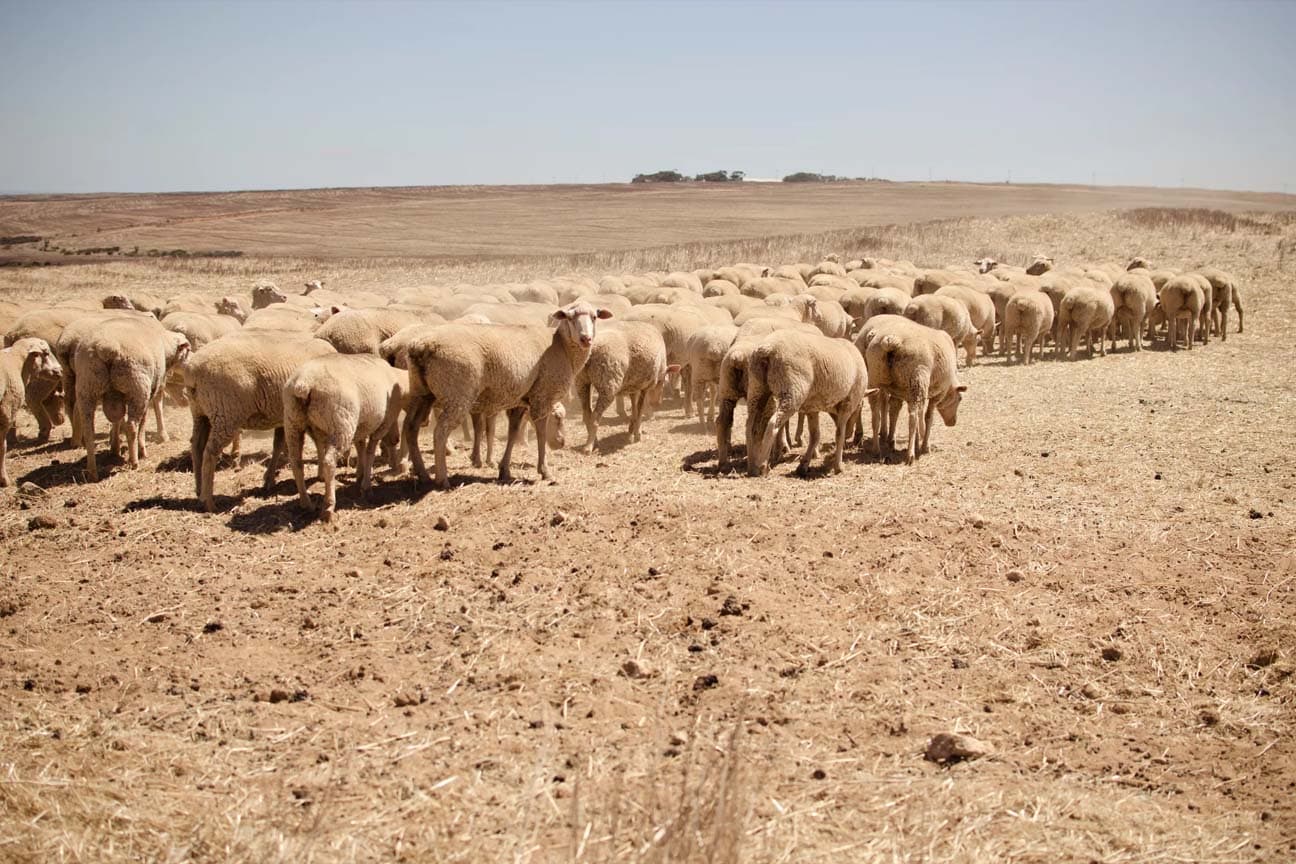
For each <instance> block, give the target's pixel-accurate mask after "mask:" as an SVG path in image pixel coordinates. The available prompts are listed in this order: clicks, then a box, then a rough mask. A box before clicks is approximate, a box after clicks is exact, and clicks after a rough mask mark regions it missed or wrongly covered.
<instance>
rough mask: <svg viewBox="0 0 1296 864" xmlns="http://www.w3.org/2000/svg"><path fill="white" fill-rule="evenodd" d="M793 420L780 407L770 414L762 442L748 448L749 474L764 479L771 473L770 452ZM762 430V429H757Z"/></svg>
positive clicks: (762, 433)
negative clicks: (783, 430)
mask: <svg viewBox="0 0 1296 864" xmlns="http://www.w3.org/2000/svg"><path fill="white" fill-rule="evenodd" d="M790 419H791V418H790V417H789V416H788V414H787V412H785V411H784V410H783V406H781V405H780V406H779V407H778V408H776V409H774V411H773V412H772V413H771V414H769V419H768V420H766V421H765V425H764V428H763V430H762V431H761V433H760V440H759V441H754V442H752V443H751V444H749V445H748V447H747V473H748V474H750V475H751V476H752V477H763V476H765V475H766V474H768V473H769V460H770V451H771V450H772V449H773V447H774V440H775V439H776V438H777V437H778V434H779V431H780V430H781V429H782V428H783V427H784V426H785V425H786V424H787V422H788V420H790ZM757 428H758V429H760V428H761V427H759V426H758V427H757Z"/></svg>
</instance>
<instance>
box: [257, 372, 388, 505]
mask: <svg viewBox="0 0 1296 864" xmlns="http://www.w3.org/2000/svg"><path fill="white" fill-rule="evenodd" d="M408 387H409V375H406V374H402V373H401V372H400V371H398V370H396V369H393V368H392V367H390V366H388V365H387V364H386V363H384V362H383V361H382V360H380V359H379V358H378V357H374V356H371V355H369V354H324V355H322V356H319V357H316V358H314V359H312V360H307V361H306V362H305V363H303V364H302V365H301V366H300V367H299V368H298V369H297V371H296V372H294V373H293V374H292V376H291V377H290V378H289V379H288V380H287V382H285V383H284V387H283V429H284V444H285V446H286V448H287V451H288V464H289V466H290V467H291V468H292V473H293V480H294V481H296V483H297V494H298V497H299V498H300V499H301V503H302V505H303V506H304V507H306V508H307V509H310V508H311V507H312V502H311V498H310V495H308V494H307V493H306V478H305V471H304V466H303V462H302V445H303V444H304V443H305V440H306V436H307V435H308V434H309V435H310V436H311V440H313V441H314V442H315V452H316V453H317V454H318V458H319V470H320V479H321V480H323V483H324V500H323V502H322V504H321V507H320V518H321V519H322V520H323V521H325V522H329V521H331V520H332V518H333V513H334V508H335V506H336V502H337V495H336V488H335V483H334V473H335V472H336V470H337V463H338V457H339V456H341V457H342V458H343V459H345V458H346V456H347V454H348V453H349V452H350V450H351V446H352V445H353V444H354V445H355V447H356V450H357V452H358V453H359V455H360V459H359V478H358V479H359V482H360V494H361V496H364V495H365V494H367V493H368V492H369V488H370V485H371V482H372V477H373V460H374V453H375V451H376V450H377V449H378V444H379V442H382V443H385V444H386V445H387V446H388V447H389V448H390V453H391V468H392V470H393V471H396V470H399V469H400V465H401V451H400V447H399V436H400V423H399V420H400V411H401V408H402V406H403V405H404V402H405V391H406V390H407V388H408Z"/></svg>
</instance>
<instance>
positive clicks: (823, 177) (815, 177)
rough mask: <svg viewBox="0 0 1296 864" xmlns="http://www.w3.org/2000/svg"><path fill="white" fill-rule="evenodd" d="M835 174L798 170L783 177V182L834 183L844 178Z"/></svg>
mask: <svg viewBox="0 0 1296 864" xmlns="http://www.w3.org/2000/svg"><path fill="white" fill-rule="evenodd" d="M845 179H846V178H845V177H838V176H837V175H836V174H816V173H814V172H813V171H798V172H796V173H795V174H789V175H787V176H786V177H784V178H783V182H784V183H836V182H837V181H839V180H845Z"/></svg>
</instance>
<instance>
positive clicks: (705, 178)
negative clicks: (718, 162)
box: [693, 171, 729, 183]
mask: <svg viewBox="0 0 1296 864" xmlns="http://www.w3.org/2000/svg"><path fill="white" fill-rule="evenodd" d="M693 179H694V180H696V181H698V182H699V183H728V182H729V175H728V174H726V173H725V172H724V171H711V172H709V173H707V174H699V175H697V176H696V177H694V178H693Z"/></svg>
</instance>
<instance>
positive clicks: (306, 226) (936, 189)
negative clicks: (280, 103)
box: [0, 183, 1296, 260]
mask: <svg viewBox="0 0 1296 864" xmlns="http://www.w3.org/2000/svg"><path fill="white" fill-rule="evenodd" d="M1144 206H1166V207H1210V208H1217V209H1223V210H1228V211H1237V210H1253V209H1288V210H1290V209H1296V196H1291V195H1278V194H1261V193H1243V192H1215V191H1208V190H1202V189H1144V188H1136V187H1092V186H1030V185H1018V186H1008V185H984V184H966V183H841V184H827V185H824V184H811V185H807V184H781V183H773V184H759V183H745V184H733V185H732V186H728V185H722V184H713V185H698V184H687V185H683V186H674V185H669V184H654V185H649V186H631V185H629V184H626V185H620V186H616V185H608V186H550V187H452V188H409V189H316V190H304V191H288V192H236V193H228V194H202V195H184V194H179V195H77V196H53V197H51V196H26V197H23V196H20V197H9V198H0V237H6V236H16V235H38V236H41V237H45V238H48V239H49V241H50V243H51V245H52V246H53V247H55V248H67V249H88V248H96V247H107V246H120V247H121V248H122V249H123V250H126V251H130V250H133V249H134V248H135V247H138V248H139V249H140V250H141V251H142V252H147V251H148V250H150V249H159V250H171V249H183V250H186V251H189V252H198V251H210V250H238V251H241V252H244V253H246V254H249V255H274V256H285V255H291V256H304V257H315V258H319V257H325V258H339V257H355V256H414V257H429V256H430V257H465V256H516V255H567V254H572V253H578V252H604V253H606V252H610V251H615V250H622V249H638V248H641V247H645V246H663V245H666V246H669V245H677V244H692V243H713V242H716V241H728V240H738V239H742V238H747V237H761V236H768V235H775V234H778V235H784V234H794V233H812V232H819V231H827V230H830V229H835V228H840V227H842V226H845V225H887V224H891V223H910V222H919V221H924V220H930V219H947V218H953V217H968V216H982V217H985V216H1011V215H1020V214H1029V213H1057V214H1064V213H1076V212H1091V211H1097V210H1107V209H1113V208H1130V207H1144ZM0 252H2V253H4V254H6V255H14V256H20V257H27V258H32V259H37V260H50V259H53V260H58V256H52V255H50V254H48V253H41V252H40V251H39V246H15V247H11V248H10V249H8V250H4V249H0Z"/></svg>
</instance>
